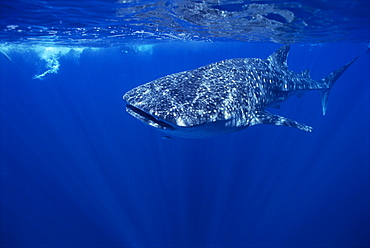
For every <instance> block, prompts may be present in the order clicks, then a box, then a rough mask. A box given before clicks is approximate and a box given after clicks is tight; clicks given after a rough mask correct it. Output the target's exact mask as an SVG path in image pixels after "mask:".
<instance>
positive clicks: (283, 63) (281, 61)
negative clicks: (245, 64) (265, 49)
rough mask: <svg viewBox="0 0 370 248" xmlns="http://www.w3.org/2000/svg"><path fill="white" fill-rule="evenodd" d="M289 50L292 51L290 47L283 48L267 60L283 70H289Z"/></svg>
mask: <svg viewBox="0 0 370 248" xmlns="http://www.w3.org/2000/svg"><path fill="white" fill-rule="evenodd" d="M289 50H290V46H289V45H285V46H282V47H280V48H279V49H278V50H277V51H276V52H274V53H273V54H271V55H270V56H269V57H268V58H267V60H268V61H270V63H272V64H274V65H276V66H278V67H279V68H281V69H287V68H288V63H287V59H288V53H289Z"/></svg>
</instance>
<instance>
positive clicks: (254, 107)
mask: <svg viewBox="0 0 370 248" xmlns="http://www.w3.org/2000/svg"><path fill="white" fill-rule="evenodd" d="M289 49H290V47H289V45H286V46H283V47H281V48H280V49H279V50H277V51H276V52H275V53H273V54H272V55H270V56H269V57H268V58H267V59H259V58H243V59H228V60H224V61H220V62H216V63H213V64H210V65H206V66H203V67H200V68H197V69H194V70H190V71H184V72H179V73H175V74H171V75H168V76H165V77H162V78H159V79H157V80H154V81H151V82H149V83H146V84H144V85H141V86H138V87H136V88H134V89H132V90H130V91H128V92H127V93H126V94H125V95H124V96H123V99H124V100H125V101H126V104H127V105H126V110H127V112H128V113H130V114H131V115H133V116H134V117H136V118H138V119H139V120H141V121H143V122H144V123H146V124H148V125H150V126H152V127H155V128H158V129H159V130H161V131H163V132H165V133H167V134H168V135H173V136H180V137H185V138H208V137H213V136H218V135H220V134H225V133H230V132H236V131H239V130H242V129H244V128H247V127H249V126H252V125H256V124H270V125H283V126H289V127H295V128H299V129H301V130H304V131H308V132H311V131H312V128H311V127H310V126H307V125H305V124H302V123H299V122H296V121H293V120H290V119H287V118H285V117H281V116H277V115H273V114H271V113H269V112H267V111H265V109H266V108H267V107H270V106H277V105H279V103H281V102H283V101H285V100H286V99H288V98H289V97H290V96H292V95H294V94H299V95H300V94H302V93H303V92H305V91H307V90H320V92H321V94H322V98H324V100H322V104H323V112H324V113H325V111H326V105H327V95H328V93H329V90H330V88H331V86H332V85H333V83H334V82H335V81H336V80H337V79H338V78H339V77H340V75H341V74H342V73H343V72H344V70H346V69H347V68H348V67H349V65H351V64H352V63H353V62H354V61H352V62H350V63H349V64H347V65H345V66H343V67H342V68H340V69H338V70H337V71H335V72H333V73H331V74H330V75H329V76H328V77H327V78H325V79H323V80H320V81H315V80H313V79H312V78H311V77H310V76H309V71H308V70H306V71H303V72H301V73H295V72H293V71H290V70H288V66H287V56H288V52H289Z"/></svg>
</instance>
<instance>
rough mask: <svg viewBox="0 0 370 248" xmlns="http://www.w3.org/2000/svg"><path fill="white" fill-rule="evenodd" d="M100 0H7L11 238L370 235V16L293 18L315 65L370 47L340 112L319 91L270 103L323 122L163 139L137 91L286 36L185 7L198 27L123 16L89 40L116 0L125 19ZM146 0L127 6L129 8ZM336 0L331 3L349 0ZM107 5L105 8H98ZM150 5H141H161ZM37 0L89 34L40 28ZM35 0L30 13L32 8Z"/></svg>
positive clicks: (6, 180) (210, 241) (309, 243)
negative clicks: (139, 110)
mask: <svg viewBox="0 0 370 248" xmlns="http://www.w3.org/2000/svg"><path fill="white" fill-rule="evenodd" d="M236 2H237V1H235V2H234V3H235V4H233V5H225V2H223V4H220V5H219V6H217V8H215V9H218V10H220V9H225V8H227V9H228V10H227V12H225V13H233V14H238V13H239V14H241V15H244V14H245V13H244V12H243V9H245V7H243V6H244V5H241V4H239V3H236ZM248 2H249V1H248ZM251 2H253V1H251ZM265 2H266V4H270V3H271V2H270V1H265ZM265 2H264V3H265ZM352 2H354V3H359V2H356V1H352ZM89 3H90V2H85V1H81V2H78V1H74V2H71V1H55V2H52V3H51V2H46V1H34V4H33V5H32V6H29V5H25V2H23V1H13V2H10V1H9V2H8V1H4V2H3V3H2V4H0V6H1V5H2V6H3V7H4V6H5V7H4V8H3V9H5V10H7V14H6V16H5V17H4V18H2V20H1V21H0V23H1V25H2V27H3V28H1V29H0V37H1V41H2V43H1V46H0V51H1V53H0V84H1V87H0V96H1V98H0V99H1V100H0V106H1V115H0V118H1V119H0V125H1V127H0V131H1V132H0V134H1V136H0V139H1V144H0V152H1V175H0V176H1V179H0V187H1V188H0V194H1V195H0V197H1V200H0V203H1V205H0V206H1V208H0V211H1V216H0V247H369V246H370V241H369V240H370V237H369V236H370V235H369V233H370V226H369V219H370V211H369V209H370V199H369V196H370V189H369V183H370V179H369V151H370V147H369V140H370V139H369V130H370V128H369V127H370V122H369V115H370V113H369V100H370V99H369V82H370V81H369V78H370V54H368V53H367V49H368V43H369V41H370V39H369V35H368V33H363V32H362V31H363V30H366V29H367V28H368V26H367V23H366V22H365V23H361V24H357V23H356V22H355V21H354V22H350V23H347V24H346V25H349V26H351V25H353V26H352V27H356V28H348V29H344V30H342V31H344V33H346V35H342V34H341V33H340V32H334V33H335V36H336V37H333V34H332V33H328V34H327V30H326V29H323V31H322V33H321V35H317V36H311V33H310V32H308V33H305V34H304V35H303V34H302V33H300V31H299V30H298V31H297V32H296V33H294V32H290V33H289V34H287V31H286V30H285V29H279V32H283V33H284V34H285V35H286V37H295V38H294V39H293V40H295V41H294V42H288V43H292V45H291V51H290V54H289V59H288V65H289V68H290V69H291V70H293V71H296V72H299V71H302V70H305V69H310V70H311V76H312V77H313V78H314V79H317V80H318V79H321V78H324V77H326V76H327V75H328V74H329V73H330V72H332V71H334V70H336V69H338V68H339V67H341V66H343V65H344V64H346V63H348V62H349V61H351V60H352V59H353V58H355V57H357V56H359V58H358V60H357V61H356V62H355V63H354V64H353V65H352V66H351V67H350V68H349V69H348V70H347V71H346V72H345V73H344V74H343V75H342V76H341V78H340V79H339V80H338V82H337V83H336V84H335V85H334V87H333V89H332V91H331V93H330V97H329V105H328V109H327V113H326V115H325V116H322V113H321V103H320V97H319V94H318V93H317V92H307V93H306V94H305V95H304V96H303V97H302V98H297V97H292V98H291V99H289V100H287V101H286V102H284V103H283V104H282V105H281V108H280V109H269V111H271V112H273V113H276V114H279V115H282V116H286V117H288V118H292V119H294V120H297V121H299V122H302V123H305V124H307V125H310V126H312V127H313V128H314V131H313V132H312V133H307V132H303V131H301V130H298V129H294V128H288V127H281V126H267V125H257V126H253V127H250V128H248V129H245V130H243V131H241V132H237V133H233V134H228V135H223V136H219V137H216V138H211V139H204V140H189V139H182V138H173V139H163V138H162V136H163V134H161V133H160V132H158V131H157V130H155V129H154V128H151V127H148V126H146V125H144V124H142V123H140V122H139V121H138V120H137V119H135V118H133V117H132V116H130V115H129V114H127V113H126V112H125V103H124V101H123V100H122V95H123V94H124V93H125V92H126V91H128V90H130V89H132V88H133V87H136V86H138V85H140V84H143V83H146V82H148V81H151V80H154V79H157V78H159V77H161V76H165V75H167V74H171V73H175V72H179V71H184V70H189V69H194V68H197V67H199V66H203V65H206V64H209V63H213V62H216V61H219V60H222V59H227V58H240V57H245V58H248V57H259V58H266V57H267V56H268V55H270V54H271V53H272V52H274V51H275V50H276V49H278V48H279V47H280V46H281V44H277V43H282V42H277V43H274V42H272V41H273V40H274V39H276V38H277V37H276V36H275V33H274V32H272V33H271V35H270V36H269V37H268V38H266V37H267V36H266V34H268V33H269V32H268V30H271V29H269V27H271V26H268V27H266V29H265V31H263V30H262V31H261V32H262V33H263V34H264V35H262V36H263V37H262V38H260V39H257V40H253V42H252V40H248V37H250V36H249V35H250V34H245V37H247V38H245V37H244V38H243V39H241V40H244V42H241V41H240V40H239V39H237V37H235V33H228V35H225V36H224V37H221V38H220V37H219V36H218V35H217V34H214V32H208V33H206V34H204V33H203V32H202V30H204V29H206V27H207V26H201V25H200V24H199V22H198V23H197V22H193V24H192V25H194V26H191V27H190V26H189V25H190V24H189V23H185V24H184V23H183V20H184V19H181V18H180V17H179V19H175V20H176V23H182V24H183V25H184V26H183V27H182V28H183V29H182V31H181V32H182V34H184V33H186V35H185V36H186V37H187V38H186V39H182V38H181V39H179V37H184V35H180V31H179V30H177V31H178V33H177V35H176V36H173V35H172V34H173V32H174V31H175V30H172V29H170V30H168V26H166V25H164V26H161V27H162V28H163V30H162V33H161V32H158V33H156V35H154V36H151V35H148V36H147V37H142V36H141V35H138V34H137V33H134V32H135V31H133V32H132V33H131V36H129V37H126V36H125V35H124V34H126V33H124V34H123V33H122V35H123V36H120V37H119V38H117V37H111V36H110V35H111V33H110V31H109V32H102V34H99V35H100V36H94V35H93V34H91V33H89V34H91V36H89V39H86V40H85V39H84V37H85V36H84V35H83V33H78V28H81V26H85V27H89V26H88V25H87V24H89V25H90V26H92V27H95V30H97V28H98V27H101V28H102V29H104V27H106V26H105V23H106V22H108V21H107V20H109V18H107V16H109V15H110V14H112V13H113V14H112V17H111V19H110V20H114V19H115V18H116V19H119V18H118V17H117V16H119V15H117V11H113V12H109V11H105V10H106V9H114V7H116V5H117V3H113V2H110V1H106V2H102V1H94V3H95V4H96V5H94V6H95V7H94V8H93V7H90V5H89ZM139 3H140V2H131V4H132V6H125V5H124V4H123V3H121V4H120V6H121V7H126V8H127V10H129V8H132V7H136V8H139V7H140V6H142V5H143V4H139ZM161 3H162V6H166V8H165V11H170V13H172V14H173V15H174V14H176V13H178V12H174V9H177V10H179V8H174V7H173V6H174V5H176V4H178V5H179V3H180V1H178V2H175V1H169V2H161ZM189 3H191V4H194V3H196V2H191V1H188V4H189ZM303 3H304V4H307V3H308V2H303ZM347 3H348V4H347V5H346V6H347V8H349V6H348V5H350V4H349V3H350V2H347ZM22 4H23V5H22ZM122 4H123V5H124V6H122ZM126 4H129V2H127V3H126ZM171 4H172V5H171ZM243 4H246V2H244V3H243ZM325 4H328V3H326V2H322V3H321V4H320V6H323V8H322V9H323V10H322V11H323V12H325V13H329V14H330V13H332V11H336V10H337V8H334V7H333V8H332V9H330V8H329V7H331V6H330V5H329V6H328V5H325ZM51 5H53V6H52V7H53V8H52V7H50V6H51ZM324 5H325V6H324ZM360 5H361V4H360ZM104 6H105V7H106V9H105V8H103V7H104ZM138 6H139V7H138ZM171 6H172V7H171ZM176 6H177V5H176ZM241 6H242V8H243V9H240V8H241ZM57 7H58V8H57ZM98 7H99V8H102V15H101V16H97V15H95V14H94V13H99V8H98ZM315 7H316V8H317V7H318V6H315ZM324 7H325V8H324ZM361 7H362V8H363V6H362V5H361ZM145 8H146V9H145ZM145 8H144V9H142V8H141V9H140V10H141V12H140V13H142V12H143V13H150V11H154V10H158V9H157V8H155V7H153V8H150V7H148V6H145ZM354 8H356V9H357V12H356V11H354V12H352V13H353V16H354V18H353V20H354V19H355V20H358V19H361V20H363V19H362V18H363V16H361V13H363V12H364V10H363V9H361V8H359V6H357V5H355V6H354ZM38 9H49V10H53V11H54V12H53V13H54V14H53V15H51V16H50V17H45V23H46V24H45V26H48V23H53V21H54V20H57V19H60V18H58V16H59V17H63V18H64V19H66V20H70V22H69V23H68V24H66V26H67V27H68V28H69V29H70V30H72V31H75V33H74V34H73V35H68V34H66V33H63V32H61V31H60V30H58V32H61V33H59V35H57V36H55V35H54V34H51V33H50V30H51V28H48V29H47V31H45V33H43V32H41V34H40V33H38V32H36V31H35V30H38V29H34V28H35V27H36V26H37V27H39V28H40V29H43V28H42V25H43V22H42V18H38V19H39V23H36V24H35V21H36V20H37V15H35V17H33V15H28V14H30V13H31V14H32V13H37V10H38ZM296 9H297V7H296ZM296 9H294V11H293V9H292V7H291V8H290V9H289V10H290V11H292V12H294V13H295V14H296V15H300V17H301V19H304V20H305V21H307V20H309V19H310V18H311V17H310V16H309V15H308V14H307V13H318V12H320V11H318V10H316V11H313V9H310V8H308V9H302V11H301V12H298V11H296ZM20 10H22V12H21V13H24V14H25V15H24V16H26V17H28V18H25V19H22V18H20V16H22V15H21V13H20V12H19V11H20ZM62 10H63V11H62ZM77 10H80V12H78V11H77ZM324 10H325V11H324ZM11 11H14V12H11ZM120 11H121V12H120V13H121V14H122V13H123V12H122V11H124V9H123V10H122V8H121V10H120ZM171 11H172V12H171ZM222 11H226V10H222ZM43 13H44V12H43ZM86 13H90V14H86ZM130 13H132V12H130ZM135 13H136V12H135ZM223 13H224V12H223ZM277 13H280V14H279V15H280V17H277V16H276V15H278V14H276V13H275V15H272V14H271V15H269V18H270V19H271V18H273V19H275V21H279V22H281V23H283V24H286V23H289V22H288V21H287V20H285V21H284V20H281V18H282V17H281V15H283V14H282V13H286V12H281V11H280V12H277ZM336 13H337V12H336ZM340 13H342V14H343V12H340ZM356 13H357V14H356ZM44 14H45V13H44ZM162 14H163V16H168V15H167V14H168V13H167V12H163V13H162ZM68 15H70V17H71V18H70V19H68V18H67V17H68ZM102 16H104V18H103V17H102ZM132 16H133V18H134V17H135V18H138V17H137V16H135V15H132ZM330 16H332V17H333V15H330ZM139 17H140V16H139ZM172 17H173V16H172ZM175 17H176V16H175ZM285 17H286V18H288V17H287V16H285ZM32 18H34V20H32ZM135 18H134V19H135ZM243 18H244V17H243ZM64 19H63V20H64ZM365 19H366V18H365ZM78 20H80V22H77V21H78ZM148 20H149V21H148ZM166 20H167V19H166ZM186 20H188V19H186ZM75 21H76V22H75ZM118 21H121V22H124V21H122V20H120V19H119V20H118ZM129 21H131V22H128V21H127V22H128V24H130V25H132V26H135V25H134V24H133V23H134V22H135V21H136V22H138V20H137V19H135V20H129ZM150 21H152V22H153V23H156V25H159V24H158V22H156V21H155V20H154V19H150V18H149V19H145V18H144V21H143V23H145V25H147V26H148V27H152V26H153V25H154V24H153V25H150ZM334 21H335V19H334ZM112 22H113V21H112ZM148 23H149V24H148ZM171 23H172V22H171ZM290 23H292V25H293V24H294V25H298V20H296V21H295V22H293V21H292V22H290ZM128 24H127V25H128ZM270 24H271V23H270ZM275 24H276V23H275ZM13 25H18V27H22V29H18V28H13V27H14V26H13ZM197 25H198V26H197ZM310 25H311V24H310ZM315 25H316V26H315ZM315 25H314V24H312V26H310V28H312V29H315V28H317V22H316V24H315ZM9 26H10V27H9ZM334 26H335V25H334ZM334 26H333V27H334ZM4 27H7V28H4ZM23 27H25V29H23ZM27 27H31V28H30V29H27ZM184 27H185V29H184ZM325 27H327V26H325ZM221 28H222V27H221ZM223 28H227V27H226V26H225V27H223ZM62 29H63V30H64V29H65V27H63V28H62ZM86 29H87V30H90V29H89V28H86ZM113 29H114V30H116V31H117V32H119V31H120V30H121V31H122V30H123V29H122V28H119V27H118V26H117V27H114V28H113ZM214 29H215V27H213V28H212V29H210V30H214ZM17 30H26V31H24V32H23V31H17ZM27 30H28V31H27ZM32 30H33V31H32ZM43 30H44V29H43ZM104 30H105V29H104ZM148 30H149V29H148ZM148 30H146V31H148ZM166 30H167V31H168V32H167V33H166ZM184 30H185V31H184ZM361 30H362V31H361ZM31 31H32V32H31ZM126 31H127V32H129V31H128V30H126ZM126 31H125V32H126ZM195 31H197V32H195ZM257 31H258V29H257V30H254V31H253V33H255V32H257ZM318 31H320V28H318V29H316V31H315V32H318ZM210 33H212V35H213V37H211V36H210ZM222 33H223V32H222ZM158 34H160V35H158ZM202 34H204V36H202ZM326 34H327V35H326ZM348 34H353V36H350V35H348ZM357 34H358V35H357ZM171 35H172V36H171ZM196 36H197V37H196ZM277 36H278V37H282V36H281V35H280V34H277ZM94 37H95V38H94ZM284 37H285V36H284ZM286 37H285V38H286ZM297 37H304V39H301V40H300V39H298V38H297ZM317 37H319V38H320V39H322V40H321V41H320V42H319V40H318V38H317ZM338 37H341V38H338ZM351 37H353V40H351ZM126 38H127V39H126ZM200 41H202V42H200ZM246 41H249V42H246ZM310 41H311V42H310ZM71 45H73V47H71Z"/></svg>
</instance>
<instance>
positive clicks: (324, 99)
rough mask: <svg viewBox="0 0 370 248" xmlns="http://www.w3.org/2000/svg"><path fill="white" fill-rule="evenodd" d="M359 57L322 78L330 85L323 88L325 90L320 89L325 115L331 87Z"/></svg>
mask: <svg viewBox="0 0 370 248" xmlns="http://www.w3.org/2000/svg"><path fill="white" fill-rule="evenodd" d="M357 58H358V57H357ZM357 58H355V59H354V60H352V61H351V62H349V63H348V64H346V65H344V66H342V67H341V68H339V69H338V70H336V71H334V72H332V73H330V75H329V76H327V77H326V78H324V79H322V80H321V81H322V82H324V83H325V84H326V85H327V86H328V88H326V89H323V90H320V95H321V105H322V114H323V115H325V113H326V109H327V107H328V97H329V92H330V89H331V87H332V86H333V84H334V83H335V82H336V81H337V80H338V78H339V77H340V76H341V75H342V74H343V72H345V70H347V68H348V67H349V66H350V65H352V63H353V62H355V61H356V59H357Z"/></svg>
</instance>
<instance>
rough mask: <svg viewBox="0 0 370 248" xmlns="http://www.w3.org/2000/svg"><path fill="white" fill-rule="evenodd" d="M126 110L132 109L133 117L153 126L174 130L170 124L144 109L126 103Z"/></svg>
mask: <svg viewBox="0 0 370 248" xmlns="http://www.w3.org/2000/svg"><path fill="white" fill-rule="evenodd" d="M126 108H127V110H129V111H132V114H134V113H135V117H136V118H138V119H140V120H141V121H143V122H145V123H147V124H149V125H151V126H154V127H156V128H160V129H165V130H175V129H174V128H173V127H172V126H171V125H170V124H168V123H166V122H164V121H161V120H158V119H157V118H156V117H154V116H153V115H151V114H148V113H147V112H145V111H142V110H141V109H138V108H136V107H134V106H132V105H130V104H127V105H126Z"/></svg>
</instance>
